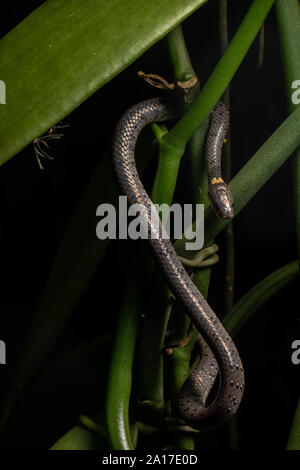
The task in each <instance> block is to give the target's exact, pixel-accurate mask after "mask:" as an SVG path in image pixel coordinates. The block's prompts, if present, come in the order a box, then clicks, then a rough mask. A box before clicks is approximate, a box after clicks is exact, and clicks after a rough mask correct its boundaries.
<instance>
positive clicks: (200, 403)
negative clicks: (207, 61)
mask: <svg viewBox="0 0 300 470" xmlns="http://www.w3.org/2000/svg"><path fill="white" fill-rule="evenodd" d="M175 114H176V113H175V110H174V106H173V105H172V104H170V103H169V102H167V101H166V100H165V99H163V98H161V97H158V98H152V99H148V100H146V101H142V102H140V103H137V104H135V105H133V106H132V107H131V108H130V109H129V110H127V111H126V112H125V113H124V114H123V116H122V117H121V119H120V120H119V122H118V124H117V127H116V130H115V134H114V138H113V166H114V172H115V175H116V179H117V182H118V185H119V189H120V192H121V193H123V194H124V195H125V196H127V198H128V201H129V204H131V205H132V204H138V205H139V208H140V214H139V220H141V221H143V222H144V227H145V230H147V231H148V232H147V235H148V236H147V238H148V242H149V245H150V247H151V251H152V255H153V258H154V260H155V262H156V263H157V264H158V265H159V268H160V270H161V272H162V274H163V277H164V279H165V281H166V283H167V285H168V287H169V289H170V291H171V292H172V294H173V295H174V297H175V298H176V299H177V301H180V302H181V304H182V305H183V307H184V309H185V312H186V313H187V315H188V316H189V317H190V319H191V321H192V323H193V324H194V326H195V327H196V329H197V330H198V332H199V338H198V339H199V341H198V342H199V345H200V346H201V349H202V356H201V359H200V362H199V365H198V366H197V367H196V368H195V369H194V370H193V371H192V373H191V374H190V376H189V377H188V378H187V380H186V381H185V382H184V384H183V386H182V388H181V390H180V393H179V397H178V410H179V413H180V415H181V417H182V419H183V420H184V421H185V422H186V423H187V424H188V425H189V426H190V427H192V428H194V429H196V430H201V429H208V428H211V427H215V426H218V425H219V424H221V423H223V422H226V421H227V420H229V419H230V417H232V416H233V415H234V414H235V413H236V411H237V410H238V408H239V405H240V402H241V400H242V396H243V392H244V370H243V365H242V362H241V359H240V356H239V353H238V351H237V349H236V346H235V344H234V342H233V340H232V339H231V337H230V336H229V334H228V332H227V331H226V330H225V328H224V327H223V325H222V323H221V322H220V320H219V319H218V317H217V315H216V314H215V313H214V311H213V310H212V308H211V307H210V305H209V304H208V302H207V301H206V299H205V298H204V297H203V296H202V294H201V293H200V291H199V290H198V288H197V287H196V286H195V284H194V283H193V281H192V279H191V277H190V276H189V274H188V272H187V271H186V270H185V268H184V266H183V264H182V263H181V261H180V260H179V258H178V256H177V254H176V251H175V249H174V247H173V244H172V242H171V240H170V239H169V238H168V237H163V236H162V233H163V230H164V226H163V224H162V222H161V220H160V218H159V215H158V212H157V210H156V208H155V206H154V204H153V202H152V201H151V199H150V197H149V195H148V194H147V192H146V190H145V188H144V186H143V184H142V182H141V179H140V177H139V175H138V171H137V167H136V163H135V146H136V142H137V138H138V136H139V134H140V132H141V130H142V129H143V128H144V127H145V126H146V125H147V124H150V123H154V122H162V121H166V120H169V119H174V117H176V115H175ZM228 125H229V112H228V110H227V108H226V107H225V105H224V104H223V103H222V102H221V101H219V102H218V103H217V105H216V106H215V108H214V109H213V111H212V113H211V116H210V126H209V130H208V135H207V141H206V164H207V174H208V179H209V198H210V200H211V202H212V206H213V208H214V210H215V211H216V213H217V214H218V216H219V217H221V218H224V219H226V218H231V217H232V216H233V205H232V196H231V194H230V190H229V187H228V186H227V185H226V184H225V183H224V181H223V178H222V174H221V153H222V145H223V142H224V138H225V135H226V132H227V129H228ZM217 376H218V387H217V390H216V392H215V396H214V397H213V399H211V400H210V401H209V400H208V399H209V395H210V393H209V392H210V391H211V389H212V386H213V384H214V382H215V380H216V377H217Z"/></svg>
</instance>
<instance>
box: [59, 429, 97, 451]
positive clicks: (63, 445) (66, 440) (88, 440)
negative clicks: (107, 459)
mask: <svg viewBox="0 0 300 470" xmlns="http://www.w3.org/2000/svg"><path fill="white" fill-rule="evenodd" d="M102 441H103V439H101V437H100V436H98V435H97V434H96V433H95V432H93V431H90V430H89V429H86V428H84V427H83V426H80V425H77V426H74V427H73V428H72V429H70V431H68V432H66V434H64V435H63V436H62V437H61V438H60V439H59V440H58V441H56V442H55V444H53V446H52V447H51V449H50V450H103V449H105V445H104V443H103V442H102ZM101 444H102V445H101Z"/></svg>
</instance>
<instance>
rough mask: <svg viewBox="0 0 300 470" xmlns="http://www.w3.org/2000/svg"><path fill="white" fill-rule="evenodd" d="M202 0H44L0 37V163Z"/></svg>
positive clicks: (121, 67)
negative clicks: (1, 88)
mask: <svg viewBox="0 0 300 470" xmlns="http://www.w3.org/2000/svg"><path fill="white" fill-rule="evenodd" d="M205 1H206V0H151V1H149V0H109V1H107V0H85V1H82V0H69V1H67V2H66V1H64V0H48V1H46V2H45V3H43V4H42V5H41V6H40V7H39V8H38V9H37V10H35V11H34V12H33V13H32V14H31V15H29V16H28V17H27V18H26V19H25V20H24V21H23V22H22V23H20V24H19V25H18V26H17V27H16V28H15V29H13V30H12V31H11V32H10V33H8V34H7V35H6V36H5V37H4V38H2V39H1V41H0V62H1V77H0V78H1V80H3V81H4V82H5V83H6V91H7V97H6V101H7V104H6V105H1V106H0V122H1V127H0V164H3V163H4V162H5V161H7V160H8V159H9V158H11V157H12V156H14V155H15V154H16V153H17V152H19V151H20V150H21V149H22V148H23V147H25V146H26V145H27V144H29V143H30V142H31V141H32V140H33V139H34V138H35V137H37V136H39V135H41V134H42V133H44V132H45V131H46V130H47V129H49V128H50V127H51V126H52V125H54V124H55V123H57V122H58V121H60V120H61V119H63V118H64V117H65V116H66V115H68V114H69V113H70V112H71V111H73V110H74V109H75V108H76V107H77V106H79V105H80V104H81V103H82V102H83V101H84V100H86V99H87V98H88V97H89V96H90V95H91V94H93V93H94V92H95V91H96V90H97V89H99V88H100V87H101V86H103V85H104V84H105V83H107V82H108V81H109V80H111V79H112V78H113V77H114V76H115V75H117V74H118V73H119V72H120V71H121V70H123V69H124V68H126V67H127V66H128V65H129V64H130V63H132V62H133V61H134V60H135V59H137V58H138V57H139V56H140V55H141V54H142V53H143V52H145V51H146V50H147V49H148V48H149V47H150V46H152V45H153V44H154V43H155V42H157V41H158V40H159V39H161V38H162V37H163V36H165V35H166V34H167V33H168V32H169V31H170V30H171V29H173V28H174V27H175V26H176V25H178V24H179V23H180V22H182V21H183V20H184V19H185V18H186V17H187V16H189V15H190V14H191V13H193V11H195V10H196V9H197V8H198V7H200V6H201V5H202V4H203V3H205Z"/></svg>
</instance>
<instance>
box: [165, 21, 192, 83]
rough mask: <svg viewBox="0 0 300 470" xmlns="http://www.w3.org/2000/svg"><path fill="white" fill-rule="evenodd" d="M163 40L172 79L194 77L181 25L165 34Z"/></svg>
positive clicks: (183, 79)
mask: <svg viewBox="0 0 300 470" xmlns="http://www.w3.org/2000/svg"><path fill="white" fill-rule="evenodd" d="M165 41H166V48H167V54H168V56H169V63H170V64H171V66H172V75H173V78H174V80H175V81H176V82H184V81H187V80H190V79H191V78H194V77H196V74H195V71H194V69H193V66H192V63H191V60H190V56H189V53H188V50H187V47H186V44H185V40H184V36H183V32H182V26H181V25H179V26H177V27H176V28H174V29H173V31H171V32H170V33H169V34H168V35H167V36H166V38H165ZM198 91H199V87H198Z"/></svg>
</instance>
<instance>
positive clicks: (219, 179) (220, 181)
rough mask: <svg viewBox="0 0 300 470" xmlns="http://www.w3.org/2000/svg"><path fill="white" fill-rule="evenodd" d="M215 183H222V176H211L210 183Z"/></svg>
mask: <svg viewBox="0 0 300 470" xmlns="http://www.w3.org/2000/svg"><path fill="white" fill-rule="evenodd" d="M217 183H224V181H223V180H222V178H218V179H217V178H213V179H212V180H211V184H217Z"/></svg>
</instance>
